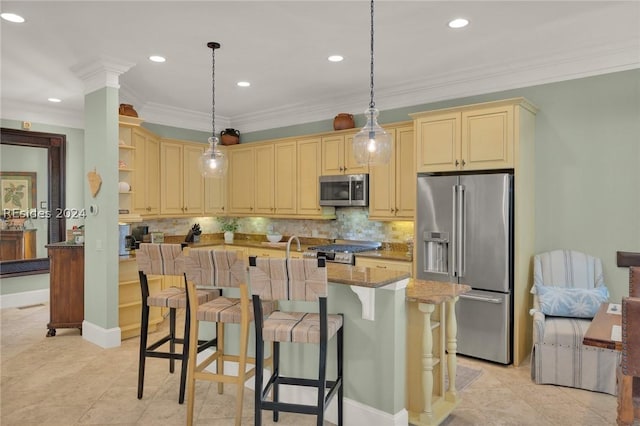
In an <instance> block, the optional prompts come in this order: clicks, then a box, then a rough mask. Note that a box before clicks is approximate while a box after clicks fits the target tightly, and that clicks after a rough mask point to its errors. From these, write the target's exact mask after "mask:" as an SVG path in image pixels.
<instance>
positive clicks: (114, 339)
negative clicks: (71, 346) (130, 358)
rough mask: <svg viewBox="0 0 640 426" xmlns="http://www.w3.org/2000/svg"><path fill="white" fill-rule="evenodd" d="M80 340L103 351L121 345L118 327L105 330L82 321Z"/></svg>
mask: <svg viewBox="0 0 640 426" xmlns="http://www.w3.org/2000/svg"><path fill="white" fill-rule="evenodd" d="M82 338H83V339H84V340H87V341H89V342H91V343H93V344H95V345H98V346H100V347H102V348H105V349H108V348H116V347H118V346H120V343H121V334H120V327H114V328H110V329H106V328H102V327H100V326H98V325H95V324H93V323H90V322H89V321H87V320H84V321H82Z"/></svg>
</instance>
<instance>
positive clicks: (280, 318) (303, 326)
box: [262, 311, 342, 343]
mask: <svg viewBox="0 0 640 426" xmlns="http://www.w3.org/2000/svg"><path fill="white" fill-rule="evenodd" d="M340 327H342V316H341V315H332V314H330V315H327V338H328V339H331V337H333V336H334V335H335V334H336V333H337V332H338V330H339V329H340ZM262 338H263V340H265V341H268V342H293V343H320V315H318V314H310V313H305V312H281V311H276V312H273V313H272V314H271V315H269V317H268V318H267V319H266V320H265V321H264V326H263V328H262Z"/></svg>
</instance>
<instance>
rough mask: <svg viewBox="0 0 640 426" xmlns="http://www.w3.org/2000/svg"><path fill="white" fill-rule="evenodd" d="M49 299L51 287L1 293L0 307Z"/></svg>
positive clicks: (41, 301)
mask: <svg viewBox="0 0 640 426" xmlns="http://www.w3.org/2000/svg"><path fill="white" fill-rule="evenodd" d="M48 301H49V289H48V288H47V289H43V290H33V291H22V292H20V293H10V294H3V295H0V308H2V309H5V308H19V307H21V306H29V305H37V304H39V303H47V302H48Z"/></svg>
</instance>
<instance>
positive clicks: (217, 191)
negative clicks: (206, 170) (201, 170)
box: [204, 176, 227, 216]
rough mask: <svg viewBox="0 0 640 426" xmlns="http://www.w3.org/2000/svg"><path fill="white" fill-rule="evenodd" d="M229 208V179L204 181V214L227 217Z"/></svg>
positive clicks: (206, 179) (221, 178)
mask: <svg viewBox="0 0 640 426" xmlns="http://www.w3.org/2000/svg"><path fill="white" fill-rule="evenodd" d="M226 207H227V177H226V176H224V177H220V178H205V179H204V213H205V214H209V215H214V216H216V215H217V216H220V215H225V214H226V213H227V211H226Z"/></svg>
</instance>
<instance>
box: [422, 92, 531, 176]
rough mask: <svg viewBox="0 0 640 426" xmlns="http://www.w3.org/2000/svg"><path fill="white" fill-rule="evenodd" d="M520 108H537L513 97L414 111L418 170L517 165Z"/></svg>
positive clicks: (490, 167)
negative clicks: (462, 105) (515, 155)
mask: <svg viewBox="0 0 640 426" xmlns="http://www.w3.org/2000/svg"><path fill="white" fill-rule="evenodd" d="M518 108H527V109H529V110H530V109H532V108H533V107H531V106H530V105H529V104H528V103H527V102H526V101H523V100H520V99H510V100H506V101H499V102H490V103H486V104H477V105H470V106H466V107H462V108H449V109H445V110H436V111H429V112H424V113H417V114H411V117H413V118H414V125H415V131H416V141H417V146H416V159H417V172H418V173H420V172H447V171H464V170H491V169H510V168H513V167H514V144H515V143H516V142H517V141H516V139H517V138H518V135H519V127H518V120H517V117H518V114H517V112H518V111H517V109H518Z"/></svg>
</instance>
